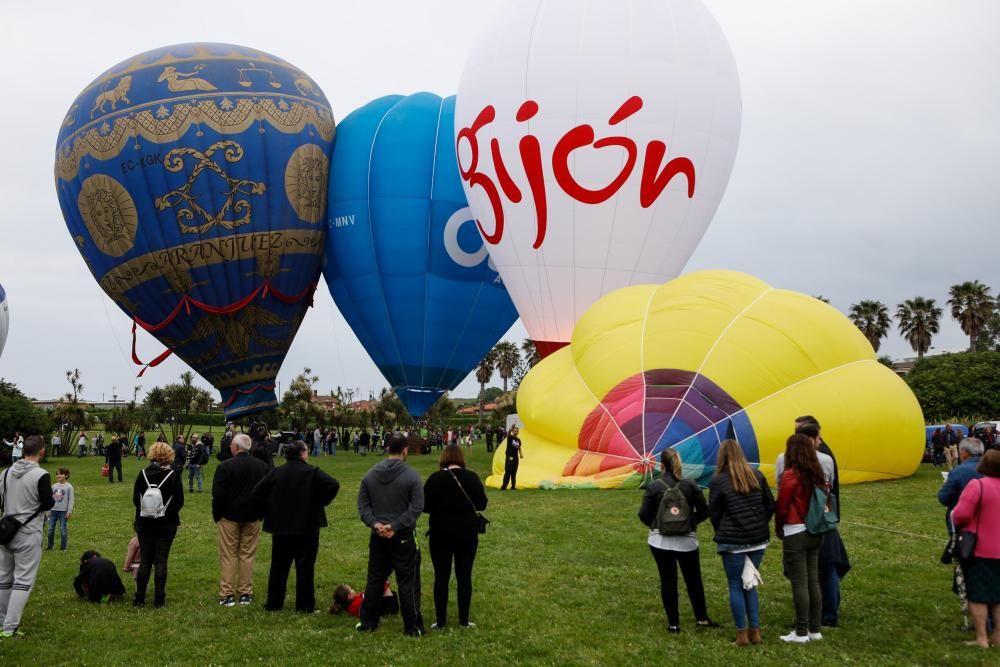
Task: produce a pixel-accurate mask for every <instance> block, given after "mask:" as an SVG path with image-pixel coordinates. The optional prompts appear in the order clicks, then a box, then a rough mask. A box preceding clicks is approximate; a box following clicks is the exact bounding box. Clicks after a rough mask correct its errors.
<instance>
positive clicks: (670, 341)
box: [487, 271, 924, 488]
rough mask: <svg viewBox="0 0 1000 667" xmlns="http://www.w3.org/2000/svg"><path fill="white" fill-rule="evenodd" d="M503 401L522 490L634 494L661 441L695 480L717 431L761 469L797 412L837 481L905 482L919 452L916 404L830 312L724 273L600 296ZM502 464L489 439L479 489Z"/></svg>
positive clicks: (652, 467) (701, 477)
mask: <svg viewBox="0 0 1000 667" xmlns="http://www.w3.org/2000/svg"><path fill="white" fill-rule="evenodd" d="M517 406H518V414H519V417H520V419H521V421H522V423H523V425H524V426H523V428H522V430H521V433H520V437H521V441H522V444H523V451H524V459H523V460H522V461H521V463H520V468H519V471H518V486H525V487H541V488H581V487H597V488H619V487H625V488H631V487H636V486H639V485H641V484H643V483H644V482H646V481H648V480H649V479H651V478H652V477H654V476H656V475H658V474H659V469H658V465H657V463H658V461H657V459H658V455H659V453H660V452H661V451H663V450H664V449H665V448H668V447H672V448H674V449H676V451H678V452H679V453H680V456H681V460H682V461H683V465H684V475H685V476H686V477H689V478H692V479H696V480H698V481H699V482H700V483H702V484H707V482H708V480H709V479H710V478H711V475H712V474H713V472H714V470H715V460H716V455H717V453H718V449H719V444H720V443H721V441H722V440H724V439H726V438H733V439H735V440H737V441H738V442H739V444H740V446H741V448H742V449H743V451H744V452H745V453H746V456H747V459H748V460H749V461H750V462H751V463H752V464H754V465H755V466H759V467H760V468H762V469H764V470H765V471H768V470H769V469H771V468H772V467H773V464H774V461H775V459H776V458H777V456H778V454H780V453H781V452H783V451H784V446H785V441H786V439H787V438H788V436H789V435H790V434H791V433H792V432H793V428H794V424H793V421H794V419H795V418H796V417H798V416H800V415H805V414H811V415H813V416H815V417H816V418H817V419H818V420H819V421H820V422H821V423H822V426H823V437H824V439H825V440H826V441H827V442H828V443H829V444H830V446H831V448H832V449H833V451H834V453H835V455H836V456H837V460H838V464H839V468H840V477H841V482H843V483H847V484H850V483H855V482H864V481H871V480H877V479H891V478H896V477H903V476H907V475H910V474H912V473H913V472H914V470H916V467H917V465H918V464H919V463H920V460H921V457H922V455H923V448H924V434H923V424H924V420H923V415H922V413H921V411H920V406H919V404H918V403H917V401H916V398H915V397H914V396H913V394H912V392H911V391H910V389H909V388H908V387H907V386H906V384H905V383H904V382H903V381H902V380H901V379H900V378H899V377H898V376H897V375H896V374H895V373H894V372H893V371H892V370H891V369H890V368H887V367H886V366H883V365H882V364H880V363H879V362H878V361H877V359H876V357H875V353H874V352H873V350H872V348H871V345H870V344H869V343H868V341H867V340H865V338H864V336H863V335H862V334H861V333H860V332H859V331H858V329H857V327H855V326H854V325H853V324H852V323H851V322H850V321H849V320H848V319H847V318H846V317H844V315H842V314H841V313H840V312H838V311H837V310H835V309H834V308H832V307H830V306H829V305H827V304H825V303H823V302H822V301H819V300H818V299H815V298H813V297H811V296H808V295H805V294H799V293H797V292H791V291H787V290H779V289H775V288H772V287H770V286H769V285H767V284H765V283H763V282H761V281H760V280H757V279H756V278H753V277H752V276H748V275H745V274H741V273H736V272H732V271H704V272H699V273H693V274H689V275H686V276H683V277H681V278H677V279H675V280H672V281H670V282H668V283H665V284H664V285H661V286H656V285H637V286H633V287H626V288H623V289H620V290H618V291H616V292H612V293H611V294H609V295H607V296H605V297H603V298H602V299H601V300H599V301H598V302H597V303H595V304H594V305H593V306H592V307H591V308H590V309H589V310H588V311H587V312H586V313H585V314H584V316H583V317H582V318H581V319H580V321H579V322H578V323H577V325H576V328H575V329H574V331H573V337H572V342H571V344H570V345H569V347H566V348H564V349H562V350H559V351H558V352H556V353H554V354H552V355H550V356H549V357H547V358H546V359H544V360H543V361H542V362H540V363H539V364H538V365H537V366H535V368H533V369H532V370H531V372H530V373H529V374H528V376H527V377H526V378H525V379H524V381H523V382H522V383H521V386H520V388H519V390H518V396H517ZM503 467H504V456H503V452H502V448H501V451H498V454H497V456H496V458H494V462H493V475H492V476H490V477H489V479H488V480H487V483H488V484H489V485H491V486H499V482H500V480H501V476H502V474H503Z"/></svg>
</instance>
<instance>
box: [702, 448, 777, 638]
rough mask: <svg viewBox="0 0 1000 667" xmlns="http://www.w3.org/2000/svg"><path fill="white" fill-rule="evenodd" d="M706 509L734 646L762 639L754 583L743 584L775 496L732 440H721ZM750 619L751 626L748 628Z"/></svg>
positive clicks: (756, 562) (763, 541) (759, 551)
mask: <svg viewBox="0 0 1000 667" xmlns="http://www.w3.org/2000/svg"><path fill="white" fill-rule="evenodd" d="M708 514H709V518H710V519H711V520H712V526H714V527H715V542H716V544H717V545H718V551H719V555H720V556H722V567H723V568H724V569H725V571H726V580H727V582H728V584H729V607H730V610H731V611H732V612H733V622H734V623H735V624H736V645H737V646H746V645H747V644H759V643H761V641H762V640H761V636H760V602H759V599H758V597H757V587H756V586H753V587H751V588H750V589H749V590H745V589H744V588H743V569H744V567H745V566H746V561H747V559H749V560H750V562H751V563H752V564H753V566H754V567H755V568H759V567H760V563H761V561H762V560H764V550H765V549H767V545H768V541H769V539H770V535H771V530H770V523H769V522H770V521H771V516H773V515H774V496H772V495H771V489H770V487H769V486H768V485H767V480H766V479H765V478H764V475H763V474H761V472H760V471H759V470H754V469H753V468H751V467H750V464H749V463H747V459H746V456H744V454H743V450H742V449H741V448H740V446H739V443H737V442H736V441H735V440H723V441H722V444H721V445H720V446H719V454H718V457H717V459H716V464H715V475H714V476H713V477H712V481H711V482H709V485H708ZM748 624H749V627H748Z"/></svg>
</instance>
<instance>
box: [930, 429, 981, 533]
mask: <svg viewBox="0 0 1000 667" xmlns="http://www.w3.org/2000/svg"><path fill="white" fill-rule="evenodd" d="M983 449H984V448H983V443H982V441H980V440H979V439H978V438H965V439H964V440H962V443H961V444H960V445H959V446H958V460H959V461H960V463H959V464H958V465H957V466H955V468H954V469H953V470H952V471H951V472H949V473H948V477H947V478H946V479H945V482H944V484H943V485H942V486H941V489H940V490H939V491H938V494H937V495H938V501H939V502H940V503H941V504H942V505H944V506H945V507H946V508H947V509H946V510H945V514H944V522H945V525H946V526H947V527H948V534H949V535H951V533H952V532H953V528H952V525H951V511H952V510H953V509H955V505H957V504H958V499H959V497H961V495H962V491H964V490H965V487H966V485H968V483H969V482H971V481H972V480H974V479H979V478H980V477H982V476H983V475H982V473H980V472H978V471H977V470H976V468H977V467H978V466H979V459H980V458H981V457H982V456H983Z"/></svg>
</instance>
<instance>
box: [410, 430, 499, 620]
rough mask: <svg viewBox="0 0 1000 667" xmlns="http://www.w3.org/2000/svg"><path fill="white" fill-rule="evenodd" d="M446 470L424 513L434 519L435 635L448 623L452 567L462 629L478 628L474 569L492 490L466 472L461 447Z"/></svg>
mask: <svg viewBox="0 0 1000 667" xmlns="http://www.w3.org/2000/svg"><path fill="white" fill-rule="evenodd" d="M439 465H440V466H441V469H440V470H438V471H437V472H435V473H432V474H431V476H430V477H428V478H427V482H426V483H425V484H424V512H425V513H427V514H428V515H430V522H429V523H430V551H431V562H432V563H433V564H434V612H435V615H436V616H437V622H435V623H434V624H433V625H432V626H431V629H432V630H440V629H441V628H443V627H445V626H446V625H447V623H448V583H449V581H450V580H451V569H452V561H454V563H455V580H456V582H457V586H458V624H459V625H460V626H462V627H463V628H471V627H475V624H474V623H472V622H470V621H469V607H470V606H471V604H472V565H473V563H474V562H475V560H476V550H477V549H478V548H479V516H478V513H479V512H480V511H481V510H484V509H486V502H487V500H486V490H485V489H483V483H482V482H481V481H480V480H479V476H478V475H477V474H476V473H474V472H472V471H471V470H466V469H465V457H464V456H463V455H462V448H461V447H459V446H458V445H448V446H447V447H445V448H444V451H443V452H441V459H440V461H439Z"/></svg>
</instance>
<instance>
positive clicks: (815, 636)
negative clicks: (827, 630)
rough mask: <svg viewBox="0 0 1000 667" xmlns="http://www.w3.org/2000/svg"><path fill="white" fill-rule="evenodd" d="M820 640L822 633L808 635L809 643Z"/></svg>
mask: <svg viewBox="0 0 1000 667" xmlns="http://www.w3.org/2000/svg"><path fill="white" fill-rule="evenodd" d="M822 638H823V633H822V632H810V633H809V641H811V642H814V641H818V640H820V639H822Z"/></svg>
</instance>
